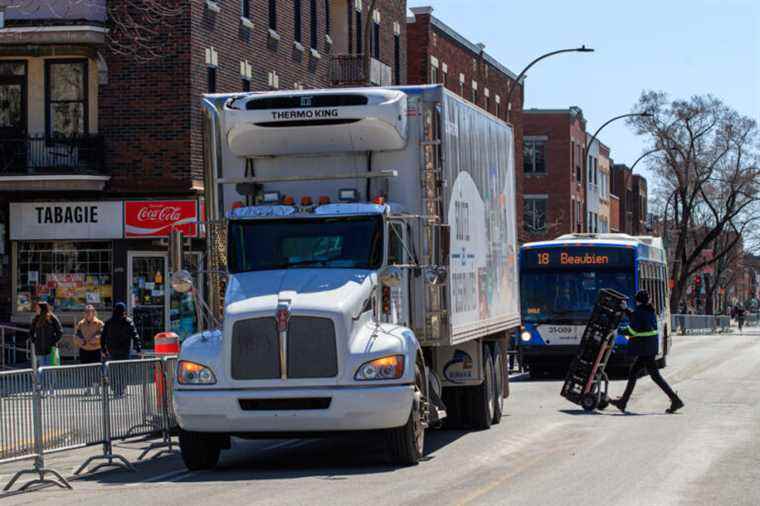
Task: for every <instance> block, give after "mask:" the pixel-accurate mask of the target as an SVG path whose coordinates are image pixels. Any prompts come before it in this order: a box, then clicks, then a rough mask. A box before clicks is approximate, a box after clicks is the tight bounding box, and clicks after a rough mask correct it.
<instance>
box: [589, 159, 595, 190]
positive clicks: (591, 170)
mask: <svg viewBox="0 0 760 506" xmlns="http://www.w3.org/2000/svg"><path fill="white" fill-rule="evenodd" d="M593 182H594V157H592V156H589V157H588V184H591V183H593Z"/></svg>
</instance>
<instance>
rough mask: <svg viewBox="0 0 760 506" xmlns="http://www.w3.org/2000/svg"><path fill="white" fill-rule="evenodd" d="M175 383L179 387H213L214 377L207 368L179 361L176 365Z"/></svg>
mask: <svg viewBox="0 0 760 506" xmlns="http://www.w3.org/2000/svg"><path fill="white" fill-rule="evenodd" d="M177 383H179V384H180V385H213V384H215V383H216V376H214V373H213V371H212V370H211V369H209V368H208V367H206V366H204V365H201V364H196V363H195V362H189V361H187V360H180V361H179V364H177Z"/></svg>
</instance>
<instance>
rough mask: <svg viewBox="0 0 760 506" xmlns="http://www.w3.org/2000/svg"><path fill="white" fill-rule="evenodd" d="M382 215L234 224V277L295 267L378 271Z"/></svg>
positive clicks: (230, 254)
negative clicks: (245, 273)
mask: <svg viewBox="0 0 760 506" xmlns="http://www.w3.org/2000/svg"><path fill="white" fill-rule="evenodd" d="M382 247H383V219H382V217H381V216H380V215H376V216H375V215H372V216H341V217H325V218H293V219H273V220H250V221H232V222H230V226H229V246H228V263H229V266H228V267H229V271H230V272H231V273H233V274H235V273H238V272H248V271H265V270H277V269H297V268H313V267H318V268H332V269H377V268H379V267H380V266H381V265H382V261H383V249H382Z"/></svg>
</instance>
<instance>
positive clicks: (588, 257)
mask: <svg viewBox="0 0 760 506" xmlns="http://www.w3.org/2000/svg"><path fill="white" fill-rule="evenodd" d="M522 261H523V262H524V265H525V267H526V268H528V269H546V268H582V269H585V268H621V267H629V268H633V249H632V248H600V247H585V246H578V247H565V248H543V249H539V248H536V249H526V250H524V252H523V259H522Z"/></svg>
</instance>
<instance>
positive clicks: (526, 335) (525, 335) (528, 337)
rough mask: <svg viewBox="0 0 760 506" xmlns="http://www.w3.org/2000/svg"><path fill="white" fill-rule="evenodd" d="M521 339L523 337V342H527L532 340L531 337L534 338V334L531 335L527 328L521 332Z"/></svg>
mask: <svg viewBox="0 0 760 506" xmlns="http://www.w3.org/2000/svg"><path fill="white" fill-rule="evenodd" d="M520 339H522V340H523V342H526V343H527V342H528V341H530V340H531V339H533V336H532V335H530V332H528V331H527V330H523V331H522V334H520Z"/></svg>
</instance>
